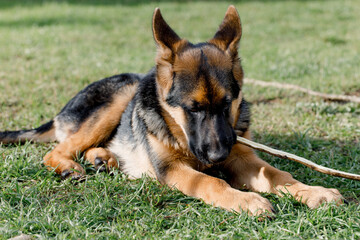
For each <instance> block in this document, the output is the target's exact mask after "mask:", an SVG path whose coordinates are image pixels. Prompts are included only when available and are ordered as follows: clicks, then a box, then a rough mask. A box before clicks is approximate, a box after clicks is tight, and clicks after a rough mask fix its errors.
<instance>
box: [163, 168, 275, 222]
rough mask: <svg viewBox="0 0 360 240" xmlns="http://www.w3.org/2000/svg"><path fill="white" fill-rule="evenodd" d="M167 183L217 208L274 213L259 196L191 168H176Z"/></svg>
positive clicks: (168, 174)
mask: <svg viewBox="0 0 360 240" xmlns="http://www.w3.org/2000/svg"><path fill="white" fill-rule="evenodd" d="M165 182H166V184H167V185H169V186H171V187H175V188H177V189H179V190H180V191H181V192H183V193H184V194H186V195H188V196H192V197H196V198H201V199H202V200H204V202H206V203H208V204H212V205H214V206H216V207H222V208H225V209H227V210H234V211H237V212H240V211H245V212H247V213H249V214H251V215H261V214H264V213H271V212H272V206H271V203H270V202H269V201H268V200H267V199H266V198H263V197H261V196H260V195H259V194H257V193H252V192H242V191H239V190H237V189H234V188H232V187H231V186H230V185H229V184H227V183H226V182H225V181H224V180H221V179H219V178H215V177H212V176H209V175H206V174H204V173H201V172H198V171H196V170H194V169H193V168H191V167H190V166H186V165H178V166H176V167H175V168H173V169H172V170H170V171H169V172H168V173H167V176H166V178H165Z"/></svg>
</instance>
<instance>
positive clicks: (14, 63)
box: [0, 0, 360, 239]
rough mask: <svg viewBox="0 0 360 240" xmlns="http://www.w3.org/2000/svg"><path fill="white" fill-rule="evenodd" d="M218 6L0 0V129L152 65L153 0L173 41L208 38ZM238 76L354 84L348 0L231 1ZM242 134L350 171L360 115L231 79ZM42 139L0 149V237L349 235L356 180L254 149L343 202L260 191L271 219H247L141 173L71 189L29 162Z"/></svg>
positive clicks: (358, 150)
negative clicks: (248, 127) (314, 203)
mask: <svg viewBox="0 0 360 240" xmlns="http://www.w3.org/2000/svg"><path fill="white" fill-rule="evenodd" d="M228 5H229V3H227V2H223V1H221V2H220V1H218V2H217V1H211V2H204V1H195V2H186V1H185V2H180V1H179V2H171V1H161V2H148V1H119V2H116V1H111V0H107V1H100V0H98V1H97V0H92V1H70V0H63V1H40V0H31V1H20V0H14V1H9V0H8V1H4V0H1V1H0V46H1V48H0V62H1V64H0V129H2V130H5V129H21V128H30V127H36V126H39V125H40V124H41V123H44V122H46V121H47V120H48V119H51V118H52V117H53V116H54V115H55V114H56V113H57V112H58V111H59V110H60V109H61V107H62V106H64V105H65V103H66V102H67V101H68V100H69V99H70V98H71V97H72V96H73V95H74V94H76V93H77V92H78V91H79V90H80V89H82V88H83V87H84V86H86V85H87V84H89V83H91V82H93V81H95V80H98V79H101V78H103V77H106V76H110V75H113V74H117V73H120V72H146V71H147V70H148V69H150V68H151V67H152V66H153V65H154V54H155V46H154V41H153V40H152V33H151V16H152V12H153V10H154V8H155V7H156V6H160V8H161V10H162V12H163V15H164V17H165V18H166V20H167V21H168V22H169V23H170V25H171V26H172V27H173V28H174V29H175V30H176V31H177V32H178V33H179V35H180V36H183V37H185V38H188V39H190V40H191V41H193V42H199V41H204V40H207V39H209V38H211V37H212V34H214V33H215V31H216V29H217V27H218V25H219V24H220V22H221V20H222V18H223V16H224V13H225V11H226V8H227V6H228ZM235 5H236V7H237V8H238V10H239V13H240V16H241V19H242V23H243V38H242V42H241V48H240V52H241V57H242V59H243V61H242V62H243V66H244V69H245V73H246V76H248V77H252V78H257V79H261V80H276V81H279V82H287V83H294V84H298V85H300V86H303V87H308V88H311V89H313V90H317V91H322V92H327V93H348V94H357V95H359V93H360V86H359V79H360V68H359V62H360V56H359V54H358V53H359V52H360V44H359V40H360V31H359V28H358V23H359V22H360V15H359V14H358V12H360V3H359V2H358V1H356V0H352V1H348V0H347V1H321V0H308V1H265V0H264V1H235ZM244 93H245V96H246V97H247V99H248V100H249V101H251V102H252V103H253V104H252V112H253V122H252V129H253V132H254V139H255V140H257V141H258V142H261V143H264V144H267V145H270V146H272V147H276V148H278V149H282V150H285V151H289V152H292V153H295V154H298V155H301V156H304V157H307V158H310V159H312V160H313V161H315V162H317V163H318V164H322V165H325V166H328V167H332V168H335V169H339V170H344V171H349V172H353V173H359V172H360V164H359V163H360V143H359V141H360V110H359V105H356V104H352V103H347V104H343V103H330V102H324V101H323V100H321V99H319V98H313V97H309V96H307V95H304V94H301V93H296V92H291V91H284V90H277V89H271V88H260V87H254V86H250V85H249V86H245V87H244ZM53 146H54V145H53V144H32V145H31V144H28V143H27V144H25V145H21V146H15V145H14V146H9V147H4V146H0V199H1V200H0V239H8V238H10V237H14V236H17V235H19V234H20V233H21V232H22V233H25V234H28V235H31V236H33V237H34V238H39V239H49V238H56V239H118V238H125V239H128V238H148V239H158V238H164V239H187V238H189V239H218V238H221V239H229V238H239V239H258V238H261V239H274V238H277V239H314V238H315V239H359V238H360V206H359V202H360V184H359V182H355V181H351V180H346V179H340V178H335V177H330V176H327V175H324V174H321V173H317V172H314V171H312V170H310V169H308V168H306V167H304V166H301V165H299V164H297V163H293V162H289V161H286V160H280V159H277V158H273V157H270V156H268V155H265V154H262V153H259V155H260V156H261V157H262V158H264V159H265V160H267V161H268V162H270V163H271V164H272V165H274V166H276V167H277V168H280V169H282V170H286V171H289V172H291V173H292V174H293V176H294V177H295V178H297V179H299V180H300V181H303V182H305V183H308V184H310V185H322V186H325V187H335V188H338V189H339V190H340V192H341V193H342V194H343V195H344V196H345V197H346V199H347V200H348V201H349V205H344V206H340V207H335V206H329V207H325V206H324V207H321V208H319V209H316V210H310V209H308V208H307V207H306V206H304V205H302V204H299V203H297V202H296V201H294V200H293V199H291V198H278V197H277V196H274V195H264V196H266V197H267V198H268V199H270V201H271V202H272V203H273V205H274V207H275V209H276V210H277V217H276V218H275V219H273V220H268V219H267V220H265V221H263V222H259V221H257V220H256V219H255V218H253V217H249V216H247V215H246V214H236V213H231V212H226V211H224V210H221V209H218V208H213V207H210V206H208V205H206V204H204V203H202V202H201V201H199V200H196V199H193V198H190V197H187V196H184V195H183V194H181V193H180V192H178V191H173V190H170V189H169V188H168V187H166V186H161V185H159V184H158V183H157V182H156V181H153V180H151V179H148V178H142V179H139V180H135V181H134V180H129V179H128V178H127V177H126V176H125V175H124V174H122V173H121V172H118V171H114V173H113V176H110V175H107V174H103V173H101V174H100V173H99V174H97V173H95V171H94V169H93V168H92V167H91V166H89V165H86V164H85V163H84V162H82V163H83V164H85V166H86V169H87V172H88V178H87V180H86V181H85V182H83V183H79V184H76V185H74V184H72V183H71V182H69V181H61V180H60V178H59V177H58V176H57V175H55V174H54V173H53V172H49V171H47V170H46V169H45V167H44V166H43V165H42V164H41V158H42V156H44V155H45V153H46V152H48V151H49V150H50V149H51V148H52V147H53Z"/></svg>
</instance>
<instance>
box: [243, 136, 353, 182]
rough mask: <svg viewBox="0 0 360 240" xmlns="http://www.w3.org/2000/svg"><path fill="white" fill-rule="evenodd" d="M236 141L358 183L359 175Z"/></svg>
mask: <svg viewBox="0 0 360 240" xmlns="http://www.w3.org/2000/svg"><path fill="white" fill-rule="evenodd" d="M237 141H238V142H239V143H241V144H244V145H246V146H248V147H251V148H253V149H256V150H259V151H261V152H265V153H269V154H271V155H274V156H277V157H280V158H284V159H289V160H292V161H295V162H298V163H301V164H303V165H305V166H307V167H309V168H311V169H313V170H315V171H318V172H321V173H325V174H328V175H332V176H336V177H343V178H348V179H352V180H358V181H360V175H357V174H353V173H347V172H343V171H339V170H335V169H331V168H327V167H324V166H321V165H318V164H316V163H314V162H312V161H310V160H307V159H305V158H302V157H299V156H296V155H294V154H291V153H287V152H284V151H280V150H276V149H273V148H270V147H268V146H265V145H262V144H260V143H256V142H253V141H250V140H248V139H246V138H243V137H239V136H238V137H237Z"/></svg>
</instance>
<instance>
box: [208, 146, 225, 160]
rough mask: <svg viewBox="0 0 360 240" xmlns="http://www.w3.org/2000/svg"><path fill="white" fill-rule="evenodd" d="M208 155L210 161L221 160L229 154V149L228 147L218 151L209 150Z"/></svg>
mask: <svg viewBox="0 0 360 240" xmlns="http://www.w3.org/2000/svg"><path fill="white" fill-rule="evenodd" d="M207 155H208V159H209V161H210V162H212V163H216V162H221V161H224V160H225V159H226V158H227V157H228V156H229V150H228V149H226V148H221V149H217V150H216V151H209V152H208V153H207Z"/></svg>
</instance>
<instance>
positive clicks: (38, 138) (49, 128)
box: [0, 120, 56, 144]
mask: <svg viewBox="0 0 360 240" xmlns="http://www.w3.org/2000/svg"><path fill="white" fill-rule="evenodd" d="M55 140H56V137H55V126H54V121H53V120H51V121H50V122H47V123H45V124H44V125H41V126H40V127H38V128H35V129H29V130H20V131H5V132H0V144H1V143H3V144H9V143H24V142H26V141H35V142H51V141H55Z"/></svg>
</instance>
